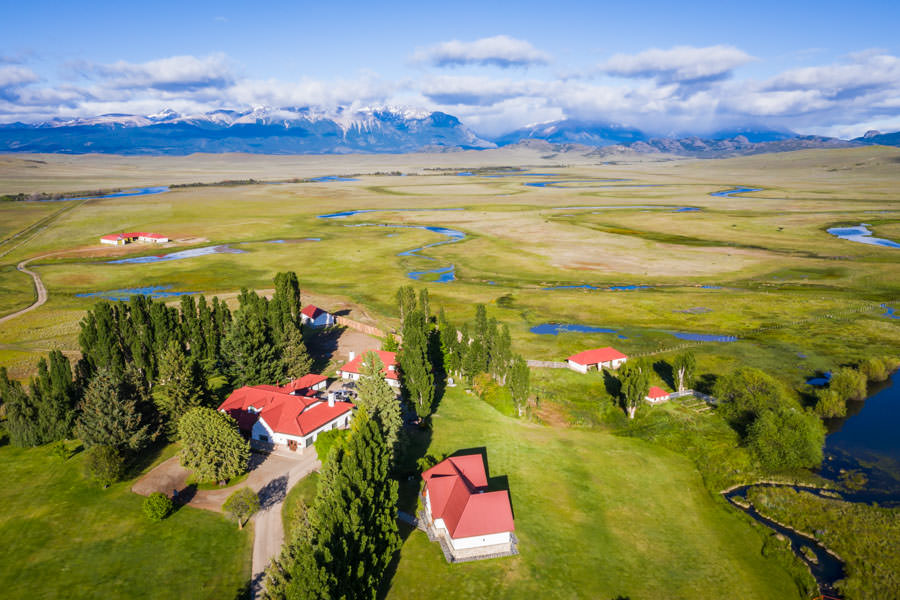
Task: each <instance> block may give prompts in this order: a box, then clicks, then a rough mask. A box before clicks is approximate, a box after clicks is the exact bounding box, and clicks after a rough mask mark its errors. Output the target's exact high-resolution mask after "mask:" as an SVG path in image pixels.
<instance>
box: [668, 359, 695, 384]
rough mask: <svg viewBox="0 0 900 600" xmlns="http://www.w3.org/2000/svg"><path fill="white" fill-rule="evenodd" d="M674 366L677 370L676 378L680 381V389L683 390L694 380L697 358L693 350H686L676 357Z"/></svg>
mask: <svg viewBox="0 0 900 600" xmlns="http://www.w3.org/2000/svg"><path fill="white" fill-rule="evenodd" d="M672 367H673V368H674V370H675V379H676V380H677V381H678V391H679V392H683V391H685V390H686V389H687V387H688V386H689V385H691V383H692V382H693V380H694V371H695V370H696V369H697V359H696V358H695V357H694V353H693V352H685V353H684V354H679V355H678V356H676V357H675V361H674V364H673V365H672Z"/></svg>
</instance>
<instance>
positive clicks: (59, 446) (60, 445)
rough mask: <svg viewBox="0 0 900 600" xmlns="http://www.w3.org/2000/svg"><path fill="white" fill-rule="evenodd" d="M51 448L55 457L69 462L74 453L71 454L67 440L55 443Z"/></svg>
mask: <svg viewBox="0 0 900 600" xmlns="http://www.w3.org/2000/svg"><path fill="white" fill-rule="evenodd" d="M50 448H51V452H53V456H55V457H57V458H61V459H62V460H68V459H69V457H70V456H71V455H72V453H71V452H69V446H68V445H67V444H66V441H65V440H59V441H58V442H54V443H53V445H52V446H51V447H50Z"/></svg>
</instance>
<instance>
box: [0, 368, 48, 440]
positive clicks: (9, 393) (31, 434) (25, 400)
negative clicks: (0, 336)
mask: <svg viewBox="0 0 900 600" xmlns="http://www.w3.org/2000/svg"><path fill="white" fill-rule="evenodd" d="M0 400H2V401H3V406H4V407H5V409H6V429H7V431H8V432H9V440H10V442H11V443H12V445H13V446H18V447H19V448H28V447H31V446H38V445H40V444H41V443H43V436H42V431H41V428H40V425H39V424H38V410H37V407H36V406H35V405H34V403H33V402H32V400H31V397H30V396H29V395H28V393H27V392H26V391H25V389H24V388H23V387H22V384H21V383H19V382H18V381H15V380H11V379H9V376H8V374H7V372H6V367H0Z"/></svg>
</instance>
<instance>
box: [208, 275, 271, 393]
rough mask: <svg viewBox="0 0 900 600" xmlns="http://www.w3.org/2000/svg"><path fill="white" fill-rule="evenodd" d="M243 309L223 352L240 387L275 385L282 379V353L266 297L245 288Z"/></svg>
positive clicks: (235, 321)
mask: <svg viewBox="0 0 900 600" xmlns="http://www.w3.org/2000/svg"><path fill="white" fill-rule="evenodd" d="M239 301H240V303H241V307H240V309H239V310H238V311H237V313H235V317H234V320H233V322H232V323H231V326H230V328H229V331H228V335H227V336H226V337H225V340H224V343H223V347H222V352H223V355H224V356H225V358H226V361H227V363H228V366H229V372H230V375H231V378H232V380H233V381H234V382H235V383H236V384H237V385H259V384H264V383H274V382H277V381H279V380H280V379H281V376H282V373H283V367H282V362H281V352H280V348H279V347H278V345H277V344H276V343H275V339H274V335H273V333H272V328H271V327H270V326H269V321H268V314H267V313H268V306H267V302H266V299H265V298H260V297H259V296H257V295H256V293H254V292H251V291H248V290H246V289H242V290H241V294H240V296H239Z"/></svg>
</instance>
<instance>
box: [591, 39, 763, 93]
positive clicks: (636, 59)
mask: <svg viewBox="0 0 900 600" xmlns="http://www.w3.org/2000/svg"><path fill="white" fill-rule="evenodd" d="M753 60H755V59H754V58H753V57H752V56H750V55H749V54H747V53H746V52H744V51H743V50H740V49H738V48H735V47H734V46H722V45H719V46H707V47H704V48H696V47H694V46H675V47H674V48H669V49H668V50H661V49H659V48H651V49H649V50H644V51H643V52H639V53H637V54H615V55H613V56H612V57H611V58H610V59H609V60H608V61H606V62H605V63H603V64H602V65H600V69H601V70H602V71H604V72H605V73H607V74H609V75H613V76H616V77H628V78H646V79H656V80H657V81H659V82H661V83H680V84H690V83H700V82H713V81H721V80H723V79H726V78H728V77H730V76H731V73H732V71H733V70H734V69H736V68H737V67H740V66H741V65H745V64H747V63H748V62H751V61H753Z"/></svg>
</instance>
